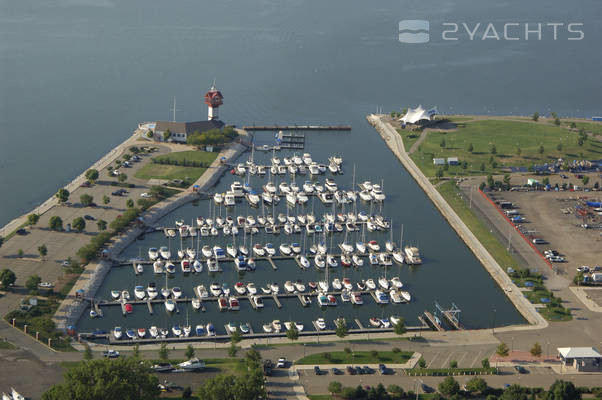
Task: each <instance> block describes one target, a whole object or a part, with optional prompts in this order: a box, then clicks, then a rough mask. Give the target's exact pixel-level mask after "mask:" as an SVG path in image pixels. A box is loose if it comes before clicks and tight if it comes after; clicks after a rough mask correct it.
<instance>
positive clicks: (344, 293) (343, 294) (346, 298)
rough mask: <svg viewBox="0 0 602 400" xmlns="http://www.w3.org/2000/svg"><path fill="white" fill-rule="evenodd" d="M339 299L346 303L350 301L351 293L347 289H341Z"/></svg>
mask: <svg viewBox="0 0 602 400" xmlns="http://www.w3.org/2000/svg"><path fill="white" fill-rule="evenodd" d="M341 301H342V302H344V303H347V302H349V301H351V295H350V294H349V292H348V291H346V290H343V291H342V292H341Z"/></svg>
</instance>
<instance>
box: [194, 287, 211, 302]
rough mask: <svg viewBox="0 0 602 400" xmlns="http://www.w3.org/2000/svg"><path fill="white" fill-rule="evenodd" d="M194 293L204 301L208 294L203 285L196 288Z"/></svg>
mask: <svg viewBox="0 0 602 400" xmlns="http://www.w3.org/2000/svg"><path fill="white" fill-rule="evenodd" d="M196 291H197V294H198V296H199V297H200V298H201V299H206V298H207V297H209V292H207V289H205V285H199V286H197V287H196Z"/></svg>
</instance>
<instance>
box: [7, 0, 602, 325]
mask: <svg viewBox="0 0 602 400" xmlns="http://www.w3.org/2000/svg"><path fill="white" fill-rule="evenodd" d="M601 17H602V9H601V8H600V7H599V3H598V2H597V1H595V0H585V1H583V2H580V3H579V6H578V7H575V6H574V5H572V4H568V3H566V2H561V1H559V0H553V1H551V2H550V1H546V2H544V1H541V0H538V1H534V2H530V3H528V4H526V3H524V2H519V1H517V0H513V1H502V2H496V3H495V4H492V3H490V2H489V3H483V2H480V1H476V0H469V1H463V2H455V1H439V2H437V3H435V4H434V3H425V2H417V1H401V2H399V1H390V0H385V1H380V2H378V4H377V5H374V4H371V3H366V2H360V1H351V2H349V1H346V2H344V1H340V0H335V1H331V2H327V3H323V2H309V3H299V2H294V1H287V0H285V1H278V2H275V1H259V2H253V3H244V2H233V1H222V2H218V3H215V2H199V1H192V0H189V1H180V2H178V3H177V7H174V4H173V3H169V2H160V1H145V2H142V1H139V0H132V1H128V2H113V1H111V0H61V1H47V2H43V4H42V3H40V2H33V1H28V0H25V1H19V2H11V1H8V0H0V26H1V28H0V34H1V35H2V40H1V41H0V77H1V79H0V143H1V145H0V179H1V181H2V183H3V184H4V185H5V186H6V187H10V190H11V196H4V197H3V200H2V202H1V205H2V207H0V223H6V222H8V221H9V220H10V219H11V218H14V217H15V216H17V215H19V214H21V213H24V212H27V211H28V210H30V209H31V208H32V207H35V206H36V205H37V204H39V203H41V202H42V201H43V200H45V199H46V198H47V197H48V196H50V195H51V194H52V193H53V192H55V190H56V188H57V187H58V186H60V185H63V184H65V183H67V182H68V181H69V180H71V179H72V178H73V177H74V176H75V175H76V174H77V173H79V172H81V171H82V170H85V168H86V167H87V166H89V165H90V164H91V163H92V162H93V161H95V160H96V159H98V158H99V157H100V156H102V155H103V154H104V153H106V152H107V151H108V150H109V149H110V148H111V147H113V146H114V145H115V144H117V143H119V142H121V141H122V140H123V139H124V138H125V137H127V136H128V135H129V134H130V133H131V131H132V129H133V128H134V127H135V125H136V123H137V122H139V121H147V120H156V119H167V118H170V117H171V112H170V107H171V98H172V96H177V104H178V107H177V108H178V110H177V119H178V120H196V119H204V118H205V116H206V109H205V107H204V106H203V105H202V104H201V101H200V99H201V96H202V94H204V91H205V90H206V89H207V88H208V87H209V86H210V84H211V82H212V81H213V79H216V82H217V85H218V86H219V87H220V89H221V90H222V92H223V93H224V95H225V104H224V106H223V107H222V109H221V110H220V113H221V116H222V119H224V120H225V121H226V122H229V123H236V124H245V123H253V122H256V123H274V122H280V123H287V122H288V123H307V122H312V123H320V122H328V123H350V124H351V125H352V126H353V131H352V133H351V134H340V133H337V134H319V135H315V137H313V136H312V138H311V140H310V142H309V148H308V150H309V151H310V152H311V153H312V154H313V155H314V158H316V159H320V160H325V157H326V155H327V153H332V152H339V153H342V154H343V155H344V156H345V160H346V163H345V167H346V172H347V174H346V175H345V177H344V179H348V180H350V179H351V169H352V165H353V163H355V164H357V169H358V181H359V180H361V179H362V178H370V179H374V180H378V179H380V178H382V179H384V181H385V189H386V191H387V194H388V195H389V201H387V204H386V209H385V213H386V215H387V216H388V217H390V218H393V219H394V221H395V222H396V224H398V223H403V224H404V225H405V227H406V234H405V235H404V241H411V242H414V243H419V244H420V247H421V249H422V251H423V253H424V255H425V258H426V262H425V265H423V266H422V267H420V269H419V270H418V271H417V272H410V271H408V270H407V268H402V270H401V271H397V272H396V274H398V275H399V276H400V277H402V280H404V282H407V284H408V286H409V287H410V288H411V289H412V291H413V293H414V295H415V297H416V302H415V303H414V304H412V305H409V306H399V312H397V311H396V313H398V314H402V315H404V316H406V317H407V318H408V320H412V319H414V317H415V315H416V313H418V312H420V311H422V310H423V309H424V308H429V309H430V308H432V306H433V302H434V301H435V300H438V301H439V302H440V303H441V304H443V305H447V304H449V303H450V302H451V301H453V302H455V303H456V304H458V305H459V306H460V307H462V309H463V310H464V321H465V323H466V324H467V325H468V326H485V325H487V324H488V323H489V322H488V321H490V316H489V315H490V311H489V310H491V309H492V308H494V307H495V308H497V310H498V313H497V315H498V316H497V317H496V321H498V322H500V323H513V322H519V321H521V318H520V317H519V316H518V314H517V313H516V312H514V311H512V309H511V307H510V305H509V304H508V302H507V301H506V300H505V298H504V296H503V294H502V293H500V292H499V291H498V290H497V289H495V290H493V289H492V288H494V285H493V283H492V282H491V280H490V279H489V278H488V277H487V275H486V274H485V272H484V270H483V269H482V267H481V266H480V265H478V263H477V261H476V260H475V258H474V257H473V256H472V255H471V254H470V252H469V251H468V250H467V249H466V248H465V246H464V245H463V244H462V243H461V241H460V240H459V239H458V238H457V236H456V235H455V234H454V233H453V232H452V231H451V229H450V228H449V227H448V226H447V224H446V223H445V222H444V220H443V219H442V218H441V217H440V215H439V214H438V213H437V212H436V211H435V210H434V208H433V206H432V205H431V204H430V202H429V201H428V199H427V198H426V197H425V196H424V194H423V193H422V192H421V191H420V190H419V189H418V188H417V187H416V185H415V183H414V182H413V181H412V180H411V179H410V178H409V177H408V175H407V174H406V173H405V171H403V170H402V168H401V166H400V164H399V163H398V162H397V161H396V160H395V159H394V157H393V156H392V154H390V152H389V151H388V150H387V149H386V148H385V146H384V145H383V144H382V142H381V140H380V139H379V137H378V136H377V135H376V134H375V133H374V132H373V130H372V128H370V127H369V126H368V124H367V123H366V122H365V119H364V116H365V115H366V114H367V113H368V112H371V111H373V110H375V109H376V106H377V105H380V106H382V107H383V109H384V110H386V111H388V110H391V109H399V108H400V107H406V106H412V105H417V104H420V103H422V104H424V105H429V106H430V105H437V106H439V109H440V110H441V111H442V112H464V113H495V114H510V113H520V114H527V113H531V112H534V111H539V112H542V113H545V112H549V111H556V112H558V113H559V114H560V115H577V116H586V117H589V116H591V115H598V114H601V113H602V111H601V110H600V105H601V103H602V90H601V89H602V84H601V81H600V70H601V67H602V55H601V54H600V52H599V51H597V49H598V48H599V43H600V39H602V26H601V25H600V24H599V21H600V19H601ZM403 19H428V20H430V22H431V42H430V43H427V44H421V45H408V44H402V43H400V42H399V41H398V33H399V32H398V22H399V21H400V20H403ZM548 21H551V22H564V23H565V24H566V23H574V22H580V23H584V24H585V25H584V26H583V27H582V30H583V31H584V32H585V38H584V40H581V41H567V40H566V36H567V35H566V29H565V30H561V31H560V33H559V35H558V40H556V41H554V40H552V36H551V35H550V34H549V31H546V30H545V29H544V32H543V40H541V41H537V40H529V41H524V40H519V41H512V42H508V41H493V40H486V41H483V40H480V37H481V36H482V35H483V33H484V27H485V26H486V25H487V24H488V23H493V24H494V25H495V26H496V28H497V30H498V31H499V32H502V31H503V24H504V23H506V22H517V23H521V24H524V23H525V22H530V23H534V22H542V23H544V24H545V23H546V22H548ZM443 22H457V23H462V22H466V23H467V24H469V25H470V26H471V27H474V26H475V25H476V24H477V23H481V28H480V29H479V30H478V32H479V33H478V34H477V35H476V38H477V39H475V40H473V41H471V40H469V39H468V37H467V35H466V34H465V33H464V34H463V35H460V36H459V37H460V40H458V41H453V42H449V41H443V40H442V39H441V30H442V25H441V24H442V23H443ZM265 140H267V139H265ZM48 165H53V168H47V166H48ZM224 184H225V183H224ZM204 210H206V207H205V206H203V205H202V203H201V204H200V205H199V206H198V208H193V207H192V206H189V207H186V208H184V209H182V210H179V211H178V212H177V213H175V214H174V215H173V216H170V217H169V219H170V220H172V221H173V219H175V218H176V217H178V216H179V215H180V214H181V215H182V216H186V217H187V218H190V217H192V216H196V215H197V214H199V213H202V212H203V211H204ZM145 240H146V242H144V241H141V242H139V243H138V244H139V245H140V246H142V247H145V246H147V245H148V242H150V241H152V242H153V244H156V245H159V244H160V241H161V240H162V239H161V238H159V237H157V238H156V240H154V238H151V237H150V236H149V237H147V238H146V239H145ZM382 240H384V238H383V239H382ZM277 241H278V240H274V242H277ZM134 247H136V246H134ZM131 252H132V253H136V254H137V252H138V250H137V248H132V249H131ZM287 268H288V267H286V266H285V265H283V266H282V267H281V270H279V272H278V273H280V272H283V273H284V270H285V269H287ZM295 268H296V267H294V268H293V267H292V266H291V267H290V268H288V269H291V273H292V271H294V273H297V270H296V269H295ZM118 274H131V271H129V270H123V271H120V272H115V276H113V275H112V276H111V277H110V278H109V282H108V283H107V285H109V284H110V282H111V280H113V282H118V281H119V279H120V278H119V276H118ZM262 274H263V275H262ZM271 274H272V272H271V271H262V270H261V269H258V271H256V272H255V273H253V274H249V275H250V276H253V280H255V281H256V282H257V283H259V282H263V281H265V280H266V279H267V278H268V275H271ZM311 274H313V272H310V271H308V272H307V275H308V276H307V279H306V277H305V276H304V280H309V279H310V278H311ZM366 274H368V272H367V271H364V275H366ZM377 274H380V272H378V273H377ZM255 276H256V278H255ZM145 279H146V277H143V278H141V280H145ZM148 279H150V277H149V278H148ZM176 279H179V278H176ZM232 279H234V277H232ZM245 279H247V277H245ZM249 279H250V278H249ZM191 281H192V279H191ZM181 285H182V286H183V287H186V285H185V283H184V282H182V283H181ZM132 286H133V278H132ZM485 294H487V296H485ZM295 301H296V300H295ZM368 303H369V302H368ZM267 305H268V306H269V302H268V304H267ZM243 307H244V303H243ZM343 308H344V307H341V306H339V307H337V310H329V311H328V312H331V313H335V314H336V313H344V311H343ZM364 309H367V308H366V306H364ZM288 310H294V312H295V313H299V315H300V318H301V315H303V316H304V317H305V314H302V312H301V309H300V307H299V306H297V305H294V306H290V307H289V306H286V305H285V307H284V308H283V312H291V311H288ZM362 310H363V309H362ZM502 310H503V312H502ZM308 312H309V311H308ZM361 312H364V311H361ZM366 313H373V314H375V313H377V310H375V311H370V312H368V311H366ZM385 313H386V314H389V309H387V311H386V312H385ZM391 313H393V312H391ZM267 314H268V312H267V310H264V312H263V313H262V314H260V315H267ZM142 317H143V313H142V312H138V313H135V316H133V317H128V318H131V320H132V326H134V325H136V324H135V323H136V321H135V320H134V319H135V318H142ZM119 318H121V317H119ZM176 318H185V317H183V316H182V314H180V316H178V317H176ZM108 319H111V318H109V317H106V318H105V321H106V320H108ZM87 323H88V322H87V321H83V322H82V324H87ZM128 324H129V320H128ZM123 325H126V324H125V322H124V323H123Z"/></svg>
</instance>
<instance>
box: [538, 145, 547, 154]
mask: <svg viewBox="0 0 602 400" xmlns="http://www.w3.org/2000/svg"><path fill="white" fill-rule="evenodd" d="M545 151H546V150H545V149H544V147H543V145H541V146H539V154H543V153H544V152H545Z"/></svg>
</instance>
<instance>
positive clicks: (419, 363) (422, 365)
mask: <svg viewBox="0 0 602 400" xmlns="http://www.w3.org/2000/svg"><path fill="white" fill-rule="evenodd" d="M418 366H419V367H420V368H425V367H426V360H425V359H424V358H420V360H418Z"/></svg>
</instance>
